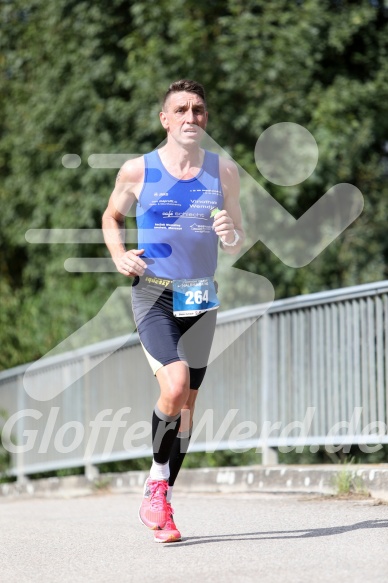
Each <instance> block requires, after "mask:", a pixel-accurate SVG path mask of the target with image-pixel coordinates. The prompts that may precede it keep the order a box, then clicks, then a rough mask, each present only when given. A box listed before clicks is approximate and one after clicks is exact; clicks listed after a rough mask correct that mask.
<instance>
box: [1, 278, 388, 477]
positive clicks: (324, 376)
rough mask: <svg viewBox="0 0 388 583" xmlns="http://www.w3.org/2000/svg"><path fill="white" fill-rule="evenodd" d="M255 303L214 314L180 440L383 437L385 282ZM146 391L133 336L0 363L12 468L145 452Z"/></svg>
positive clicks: (230, 445)
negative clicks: (189, 426) (10, 364)
mask: <svg viewBox="0 0 388 583" xmlns="http://www.w3.org/2000/svg"><path fill="white" fill-rule="evenodd" d="M266 307H267V306H263V305H255V306H249V307H246V308H238V309H236V310H231V311H228V312H222V313H220V314H219V317H218V323H217V329H216V336H215V340H214V346H213V351H212V356H211V362H210V364H209V367H208V372H207V375H206V377H205V382H204V385H203V387H201V389H200V396H199V398H198V400H197V403H198V405H197V409H196V414H195V426H194V433H193V438H192V443H191V446H190V447H191V450H192V451H214V450H216V449H233V450H236V451H238V450H241V449H249V448H252V447H254V448H257V450H258V451H261V452H263V463H270V462H271V461H272V462H273V461H275V458H274V457H273V456H271V452H272V451H273V450H272V448H284V451H287V448H295V447H298V448H301V447H303V446H310V449H311V450H312V451H314V448H315V450H317V449H318V447H319V446H322V445H325V446H327V447H332V448H333V449H335V447H346V446H348V447H349V446H350V444H361V445H362V444H363V445H364V446H365V447H369V446H370V445H372V444H380V443H388V435H387V425H388V389H387V387H388V281H383V282H377V283H373V284H366V285H361V286H355V287H349V288H344V289H339V290H334V291H328V292H322V293H318V294H310V295H305V296H298V297H295V298H290V299H287V300H278V301H275V302H274V303H273V304H272V305H271V306H270V307H269V309H268V310H267V311H265V308H266ZM26 388H27V390H26ZM157 397H158V387H157V383H156V380H155V379H154V377H153V375H152V373H151V371H150V369H149V366H148V364H147V362H146V359H145V358H144V356H143V354H142V349H141V346H140V344H139V341H138V337H137V335H136V334H132V335H131V336H130V337H124V336H122V337H119V338H115V339H112V340H110V341H106V342H101V343H98V344H94V345H91V346H86V347H85V348H83V349H82V350H76V351H71V352H67V353H64V354H62V355H60V356H55V357H48V358H43V359H41V360H40V361H38V362H37V363H34V365H33V366H32V367H31V366H29V365H23V366H19V367H16V368H13V369H10V370H7V371H3V372H1V373H0V408H1V409H4V410H6V411H7V414H8V420H7V422H6V424H5V426H4V429H3V439H4V441H7V439H11V441H12V443H13V445H8V446H7V447H8V448H9V449H11V450H13V453H12V460H13V465H12V473H13V474H14V475H17V476H19V477H21V476H23V475H25V474H29V473H35V472H44V471H49V470H54V469H60V468H65V467H77V466H86V467H87V468H88V467H90V466H91V465H93V464H97V463H101V462H104V461H114V460H119V459H130V458H135V457H143V456H145V455H151V424H150V417H151V411H152V409H153V407H154V404H155V402H156V400H157Z"/></svg>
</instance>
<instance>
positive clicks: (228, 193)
mask: <svg viewBox="0 0 388 583" xmlns="http://www.w3.org/2000/svg"><path fill="white" fill-rule="evenodd" d="M220 178H221V184H222V190H223V193H224V208H223V210H222V211H219V212H218V213H217V214H216V215H215V217H214V223H213V227H214V230H215V232H216V233H217V235H218V236H219V237H220V245H221V248H222V250H223V251H225V253H229V254H230V255H236V254H237V253H238V252H239V251H240V250H241V247H242V245H243V243H244V239H245V233H244V229H243V226H242V214H241V208H240V178H239V175H238V170H237V166H236V164H235V163H234V162H233V161H232V160H228V159H227V158H220ZM235 231H236V233H237V235H238V237H239V239H238V241H237V243H236V244H235V245H233V246H227V245H223V242H226V243H233V241H234V239H235Z"/></svg>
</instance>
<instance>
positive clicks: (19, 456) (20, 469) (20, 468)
mask: <svg viewBox="0 0 388 583" xmlns="http://www.w3.org/2000/svg"><path fill="white" fill-rule="evenodd" d="M16 383H17V384H16V386H17V410H18V412H19V411H23V409H25V407H26V393H25V390H24V385H23V373H22V374H19V375H18V376H17V381H16ZM24 429H25V415H22V416H21V418H20V419H19V421H18V424H17V437H16V439H17V441H16V443H17V445H19V446H20V445H22V442H23V434H24ZM14 456H15V462H16V463H15V465H16V468H15V469H16V471H17V474H16V480H17V483H18V484H24V483H25V482H26V481H27V478H26V474H25V464H24V451H23V447H21V449H20V451H18V453H15V454H14Z"/></svg>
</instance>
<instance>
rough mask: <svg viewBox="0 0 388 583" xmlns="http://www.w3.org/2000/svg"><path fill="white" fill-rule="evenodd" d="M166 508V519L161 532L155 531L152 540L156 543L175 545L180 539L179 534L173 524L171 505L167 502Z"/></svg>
mask: <svg viewBox="0 0 388 583" xmlns="http://www.w3.org/2000/svg"><path fill="white" fill-rule="evenodd" d="M167 506H168V518H167V522H166V524H165V525H164V528H162V529H161V530H155V534H154V539H155V541H156V542H157V543H175V542H177V541H179V540H181V539H182V537H181V533H180V532H179V530H178V529H177V527H176V526H175V523H174V519H173V516H172V515H173V514H174V511H173V509H172V507H171V504H170V503H169V502H167Z"/></svg>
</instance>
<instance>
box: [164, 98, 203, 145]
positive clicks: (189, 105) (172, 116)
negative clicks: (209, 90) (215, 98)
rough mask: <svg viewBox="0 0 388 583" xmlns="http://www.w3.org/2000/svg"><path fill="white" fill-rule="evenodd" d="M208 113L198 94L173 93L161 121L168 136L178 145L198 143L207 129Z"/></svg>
mask: <svg viewBox="0 0 388 583" xmlns="http://www.w3.org/2000/svg"><path fill="white" fill-rule="evenodd" d="M207 118H208V113H207V111H206V107H205V104H204V102H203V100H202V99H201V98H200V97H199V95H197V94H196V93H189V92H187V91H180V92H178V93H172V94H171V95H170V96H169V98H168V100H167V102H166V104H165V107H164V111H162V112H161V113H160V121H161V123H162V126H163V127H164V129H165V130H167V134H170V135H171V136H172V137H173V138H174V139H175V140H176V141H177V142H178V143H180V144H182V145H190V144H194V143H198V142H199V141H200V139H201V137H202V134H203V131H202V130H204V129H205V128H206V123H207Z"/></svg>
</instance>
